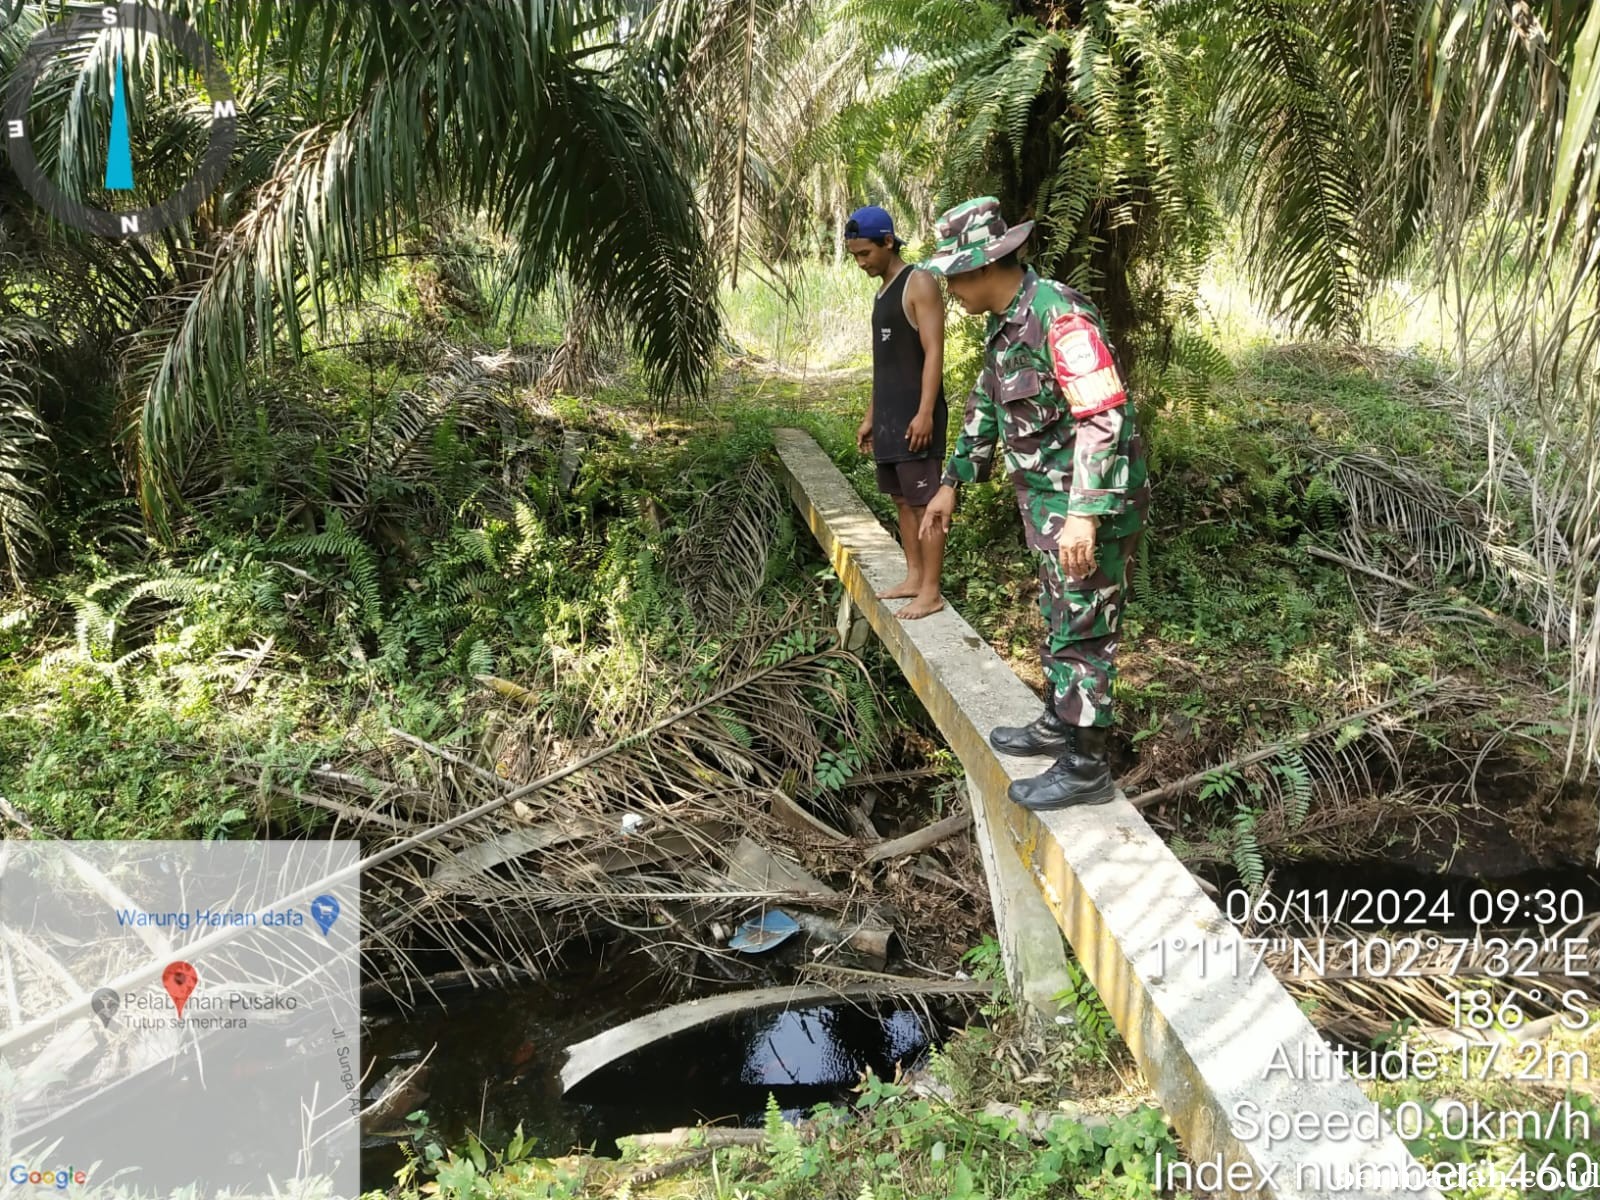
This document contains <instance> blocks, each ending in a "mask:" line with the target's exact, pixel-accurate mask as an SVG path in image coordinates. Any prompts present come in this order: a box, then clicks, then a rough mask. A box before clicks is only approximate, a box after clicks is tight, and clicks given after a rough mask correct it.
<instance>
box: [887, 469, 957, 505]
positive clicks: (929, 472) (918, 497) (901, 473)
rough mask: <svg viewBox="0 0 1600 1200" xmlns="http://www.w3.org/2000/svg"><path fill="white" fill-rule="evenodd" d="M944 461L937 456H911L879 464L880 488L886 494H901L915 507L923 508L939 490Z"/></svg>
mask: <svg viewBox="0 0 1600 1200" xmlns="http://www.w3.org/2000/svg"><path fill="white" fill-rule="evenodd" d="M943 474H944V463H942V462H940V461H939V460H938V459H937V458H910V459H907V460H906V461H904V462H892V463H879V464H878V490H879V491H880V492H882V493H883V494H884V495H885V496H901V497H904V498H905V501H906V503H907V504H909V505H911V506H912V507H913V508H921V507H922V506H923V505H925V504H927V502H928V501H929V500H932V499H933V494H934V493H935V492H937V491H938V490H939V479H940V477H941V476H942V475H943Z"/></svg>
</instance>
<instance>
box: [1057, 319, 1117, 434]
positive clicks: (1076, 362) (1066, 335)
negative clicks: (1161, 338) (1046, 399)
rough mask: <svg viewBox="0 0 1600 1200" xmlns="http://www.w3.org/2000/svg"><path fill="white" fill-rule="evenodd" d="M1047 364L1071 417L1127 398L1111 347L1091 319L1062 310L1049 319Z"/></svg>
mask: <svg viewBox="0 0 1600 1200" xmlns="http://www.w3.org/2000/svg"><path fill="white" fill-rule="evenodd" d="M1048 340H1049V343H1050V363H1051V366H1052V367H1053V369H1054V371H1055V376H1056V383H1057V384H1058V385H1059V386H1060V388H1061V391H1062V394H1063V395H1065V396H1066V398H1067V406H1068V407H1069V408H1071V410H1072V415H1073V416H1074V417H1079V418H1082V417H1090V416H1093V415H1094V414H1095V413H1097V412H1104V411H1105V410H1106V409H1108V408H1115V407H1116V406H1117V405H1119V404H1121V403H1122V402H1123V401H1125V400H1126V399H1127V398H1128V393H1127V389H1126V388H1124V387H1123V384H1122V376H1121V375H1119V374H1118V373H1117V367H1116V363H1115V362H1113V361H1112V358H1111V350H1110V348H1109V347H1108V346H1107V345H1106V343H1105V340H1104V339H1103V338H1102V337H1101V336H1100V330H1099V328H1098V327H1097V326H1096V325H1095V323H1094V321H1093V320H1091V319H1090V318H1089V317H1088V316H1086V315H1084V314H1083V313H1077V312H1074V313H1062V314H1061V315H1060V316H1057V317H1054V318H1052V319H1051V321H1050V332H1049V337H1048Z"/></svg>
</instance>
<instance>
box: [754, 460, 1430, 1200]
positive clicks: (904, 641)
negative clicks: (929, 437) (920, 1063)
mask: <svg viewBox="0 0 1600 1200" xmlns="http://www.w3.org/2000/svg"><path fill="white" fill-rule="evenodd" d="M774 440H775V442H776V446H777V452H778V459H779V462H780V464H781V472H782V475H783V477H784V479H785V482H786V483H787V485H788V488H789V492H790V495H791V496H792V497H793V499H794V503H795V505H796V507H797V508H798V509H799V511H800V513H801V515H802V516H803V517H804V519H805V522H806V524H807V525H808V526H809V527H810V529H811V531H812V533H813V534H814V535H815V536H816V538H817V541H818V542H819V543H820V544H821V546H822V548H823V550H824V551H825V552H826V553H827V555H828V558H829V559H830V561H831V562H832V563H833V567H834V570H835V571H836V572H837V573H838V576H839V579H840V580H841V581H842V582H843V584H844V587H845V590H846V592H847V594H848V602H849V604H850V605H851V606H853V610H854V611H853V613H851V612H845V613H842V614H841V619H842V620H844V621H854V622H857V626H856V628H855V630H854V633H855V635H856V636H858V637H859V636H864V635H865V631H864V630H863V629H862V628H861V627H860V625H859V622H861V621H864V622H865V625H866V626H867V627H868V628H870V631H871V633H872V634H875V635H876V636H877V637H878V638H879V639H880V640H881V641H882V642H883V644H884V646H885V647H886V648H887V650H888V651H889V653H890V654H891V655H892V656H893V658H894V660H895V661H896V662H897V663H898V664H899V665H900V669H901V670H902V671H904V672H905V675H906V678H907V680H908V681H909V682H910V684H911V686H912V689H913V690H914V691H915V692H916V693H917V696H918V697H919V698H920V699H921V701H922V703H923V705H924V706H925V707H926V708H927V710H928V712H929V714H930V715H931V716H932V718H933V720H934V722H935V723H936V724H937V725H938V727H939V729H940V731H941V732H942V733H943V734H944V737H945V739H946V740H947V741H948V742H949V744H950V746H951V747H952V749H953V750H954V751H955V753H956V754H957V756H958V757H959V758H960V759H961V763H962V765H963V766H964V767H965V768H966V772H967V783H968V791H969V796H970V800H971V804H972V811H973V817H974V824H975V826H976V832H977V837H978V842H979V845H980V847H981V850H982V854H983V861H984V865H985V869H986V872H987V875H988V880H989V889H990V895H991V898H992V899H993V902H994V912H995V920H996V925H997V927H998V932H999V937H1000V942H1001V946H1002V949H1003V951H1004V959H1005V964H1006V973H1007V978H1008V982H1009V983H1010V985H1011V987H1012V990H1013V993H1014V994H1015V995H1016V996H1017V997H1018V998H1019V999H1020V1000H1021V1001H1022V1002H1023V1003H1024V1004H1026V1005H1027V1006H1028V1007H1030V1008H1032V1009H1034V1010H1036V1011H1038V1012H1040V1013H1042V1014H1045V1015H1052V1014H1053V1013H1054V1009H1055V1005H1054V1003H1053V997H1054V996H1055V995H1056V994H1057V993H1058V992H1060V991H1061V990H1062V989H1064V988H1065V987H1066V985H1067V975H1066V957H1065V951H1064V945H1063V941H1062V937H1063V935H1065V938H1066V941H1067V942H1070V943H1071V946H1072V950H1073V952H1074V953H1075V954H1076V956H1077V959H1078V961H1079V962H1080V963H1081V964H1082V966H1083V969H1084V971H1085V973H1086V974H1087V975H1088V977H1089V979H1090V980H1091V981H1092V982H1093V983H1094V986H1095V987H1096V989H1098V991H1099V993H1100V997H1101V999H1102V1000H1103V1001H1104V1002H1105V1005H1106V1008H1107V1010H1108V1011H1109V1012H1110V1014H1111V1017H1112V1019H1113V1021H1114V1022H1115V1023H1116V1026H1117V1030H1118V1031H1119V1032H1120V1033H1121V1034H1122V1037H1123V1039H1124V1040H1125V1041H1126V1042H1127V1044H1128V1047H1129V1049H1130V1050H1131V1051H1132V1052H1133V1056H1134V1058H1135V1059H1136V1060H1137V1062H1138V1063H1139V1065H1140V1067H1141V1069H1142V1070H1143V1072H1144V1075H1145V1078H1146V1079H1147V1080H1148V1081H1149V1083H1150V1085H1151V1087H1152V1088H1153V1089H1154V1091H1155V1093H1156V1095H1157V1096H1158V1097H1159V1098H1160V1100H1161V1103H1162V1106H1163V1107H1164V1109H1165V1111H1166V1114H1167V1117H1168V1119H1169V1120H1170V1121H1171V1122H1172V1124H1173V1126H1174V1127H1175V1128H1176V1129H1177V1130H1178V1133H1179V1135H1180V1136H1181V1137H1182V1139H1183V1142H1184V1149H1185V1151H1186V1156H1187V1159H1188V1161H1189V1162H1190V1163H1193V1164H1201V1163H1205V1162H1208V1161H1209V1162H1217V1161H1220V1163H1221V1165H1222V1167H1223V1168H1224V1170H1225V1171H1231V1176H1230V1177H1229V1178H1228V1179H1227V1181H1226V1186H1224V1187H1222V1188H1219V1189H1217V1190H1218V1191H1221V1192H1222V1193H1223V1194H1226V1195H1230V1196H1238V1197H1246V1198H1254V1197H1278V1198H1282V1200H1334V1198H1335V1197H1340V1198H1341V1200H1350V1198H1351V1197H1360V1198H1361V1200H1369V1198H1372V1197H1380V1196H1394V1197H1400V1196H1405V1197H1411V1198H1417V1197H1425V1198H1429V1200H1441V1197H1440V1193H1439V1192H1437V1191H1436V1190H1434V1189H1432V1188H1429V1187H1427V1186H1419V1185H1418V1182H1417V1181H1418V1179H1419V1177H1421V1170H1420V1168H1419V1166H1418V1164H1417V1163H1416V1161H1415V1160H1414V1159H1413V1158H1412V1157H1411V1155H1410V1154H1409V1153H1408V1152H1407V1150H1406V1147H1405V1145H1404V1143H1403V1142H1401V1141H1400V1139H1399V1138H1398V1137H1397V1136H1395V1134H1394V1133H1393V1132H1391V1131H1390V1129H1389V1127H1388V1125H1387V1124H1386V1123H1383V1122H1375V1121H1374V1107H1373V1105H1372V1102H1370V1101H1369V1100H1367V1098H1366V1097H1365V1095H1363V1093H1362V1092H1361V1090H1360V1089H1359V1088H1358V1087H1357V1085H1356V1084H1355V1083H1354V1082H1353V1081H1351V1080H1349V1079H1347V1078H1342V1077H1341V1078H1338V1079H1333V1080H1326V1079H1306V1078H1296V1077H1294V1076H1293V1075H1292V1074H1291V1073H1290V1072H1287V1071H1284V1070H1281V1069H1272V1068H1273V1067H1274V1064H1275V1063H1277V1064H1280V1065H1281V1063H1282V1062H1284V1061H1287V1062H1289V1063H1303V1062H1316V1061H1318V1059H1319V1056H1320V1055H1321V1054H1322V1053H1323V1052H1324V1046H1323V1042H1322V1039H1321V1038H1320V1036H1319V1035H1318V1034H1317V1032H1316V1030H1315V1029H1313V1028H1312V1026H1311V1023H1310V1022H1309V1021H1307V1020H1306V1018H1305V1016H1304V1014H1302V1013H1301V1012H1300V1010H1299V1008H1298V1007H1297V1006H1296V1005H1295V1003H1294V1001H1293V1000H1292V999H1291V998H1290V996H1289V994H1288V993H1287V992H1286V991H1285V990H1284V989H1283V987H1282V985H1281V984H1280V983H1279V982H1278V981H1277V979H1275V978H1274V977H1273V976H1272V974H1271V973H1270V972H1269V971H1267V970H1266V969H1265V968H1262V969H1261V970H1260V971H1258V972H1256V973H1255V974H1254V975H1250V974H1248V972H1247V971H1246V970H1245V969H1240V970H1237V971H1236V970H1234V969H1232V965H1233V964H1235V963H1238V964H1245V965H1248V964H1249V963H1250V961H1251V955H1250V953H1249V952H1248V950H1247V948H1246V947H1245V946H1244V945H1243V943H1242V939H1241V938H1240V936H1239V932H1238V930H1237V929H1236V928H1235V927H1234V926H1233V925H1232V924H1230V923H1229V922H1228V921H1227V920H1226V919H1225V918H1224V917H1223V915H1222V913H1221V912H1220V911H1219V910H1218V908H1217V906H1216V904H1214V903H1213V902H1212V900H1211V899H1210V897H1208V896H1207V895H1206V894H1205V892H1203V891H1202V890H1201V889H1200V887H1199V885H1198V884H1197V883H1196V882H1195V880H1194V877H1193V876H1192V875H1190V873H1189V871H1188V869H1187V868H1186V867H1184V865H1183V864H1182V863H1180V862H1179V861H1178V859H1177V858H1176V857H1174V855H1173V854H1172V851H1171V850H1169V849H1168V848H1167V845H1166V843H1165V842H1163V841H1162V840H1161V838H1159V837H1158V836H1156V834H1155V832H1154V831H1153V830H1152V829H1151V828H1150V826H1149V825H1148V824H1147V823H1146V822H1145V820H1144V818H1143V817H1142V816H1140V814H1139V812H1138V811H1137V810H1136V809H1134V808H1133V806H1132V805H1130V804H1128V803H1127V802H1126V798H1125V797H1123V796H1121V794H1120V793H1119V797H1118V799H1117V800H1116V801H1114V802H1112V803H1111V804H1107V805H1104V806H1100V807H1095V808H1086V809H1076V810H1073V809H1068V810H1065V811H1062V812H1053V813H1042V814H1037V815H1036V814H1034V813H1031V812H1029V811H1028V810H1026V809H1023V808H1021V807H1019V806H1017V805H1015V804H1012V803H1011V802H1010V801H1009V800H1007V799H1006V788H1007V787H1008V785H1009V784H1010V782H1011V780H1012V779H1013V778H1017V777H1021V776H1024V775H1030V774H1033V773H1035V772H1037V771H1038V770H1039V769H1040V768H1041V766H1042V765H1043V763H1042V760H1039V759H1017V758H1011V757H1008V756H1004V755H1000V754H997V753H996V752H995V751H994V750H992V749H991V748H990V747H989V744H988V741H987V735H988V731H989V730H990V729H991V728H993V727H994V726H995V725H1023V724H1026V723H1027V722H1029V721H1031V720H1032V719H1033V718H1034V717H1035V716H1036V715H1037V714H1038V711H1039V701H1038V699H1037V698H1036V697H1035V696H1034V694H1033V692H1032V691H1031V690H1030V689H1029V688H1028V687H1027V685H1026V684H1024V683H1023V682H1022V681H1021V680H1020V679H1018V678H1017V676H1016V675H1015V674H1014V673H1013V672H1012V671H1011V669H1010V668H1009V667H1008V666H1007V665H1006V664H1005V662H1004V661H1003V660H1002V659H1001V658H1000V657H999V655H997V654H996V653H995V652H994V651H993V650H992V649H991V648H990V647H989V645H988V643H986V642H985V641H984V639H983V638H981V637H979V636H978V634H977V633H976V632H975V631H974V630H973V628H972V627H971V626H970V625H968V624H967V622H966V621H965V620H963V619H962V618H961V616H960V615H959V614H958V613H956V612H955V611H954V609H953V608H951V607H950V606H948V604H947V606H946V608H945V609H944V611H942V612H939V613H935V614H934V615H933V616H931V617H927V618H925V619H923V620H920V621H909V622H908V621H900V620H898V619H897V618H896V617H895V615H894V612H893V610H892V609H891V608H889V606H888V605H886V604H885V603H883V602H882V601H880V600H878V599H877V598H876V597H875V595H874V593H875V592H876V591H877V590H878V589H880V588H886V587H888V586H889V585H890V584H891V583H893V582H894V581H895V580H897V579H898V578H899V576H900V571H901V567H902V564H903V559H902V556H901V553H900V548H899V545H898V544H897V543H896V541H895V540H894V538H893V537H892V536H890V534H889V533H888V531H887V530H885V529H884V528H883V526H882V525H881V524H880V523H879V522H878V520H877V518H876V517H874V516H873V514H872V512H871V510H870V509H868V508H867V506H866V505H865V504H863V503H862V501H861V499H860V498H859V497H858V496H857V495H856V493H855V491H854V490H853V489H852V488H851V486H850V484H849V483H848V481H846V479H845V478H844V476H843V475H842V474H841V473H840V472H839V470H838V468H836V467H835V466H834V465H833V462H832V461H831V460H830V459H829V458H828V456H827V455H826V454H824V453H823V451H822V450H821V448H820V447H819V446H818V445H817V444H816V442H814V441H813V440H812V439H811V438H810V437H809V436H808V435H806V434H805V433H802V432H800V431H798V430H793V429H780V430H776V431H775V433H774ZM848 632H850V631H848V630H847V633H848ZM1202 947H1204V950H1203V951H1202V950H1201V948H1202ZM1280 1055H1281V1057H1280ZM1269 1115H1277V1117H1278V1119H1279V1120H1280V1121H1288V1122H1293V1123H1294V1126H1293V1130H1292V1131H1291V1132H1288V1133H1287V1134H1286V1135H1285V1136H1282V1137H1279V1138H1276V1139H1274V1138H1271V1137H1269V1136H1268V1135H1267V1126H1266V1122H1267V1120H1268V1117H1269ZM1252 1122H1254V1125H1252ZM1374 1124H1375V1125H1376V1130H1377V1133H1376V1136H1366V1137H1363V1136H1362V1135H1363V1134H1365V1133H1366V1130H1365V1129H1364V1128H1363V1126H1364V1125H1374ZM1362 1181H1365V1182H1362Z"/></svg>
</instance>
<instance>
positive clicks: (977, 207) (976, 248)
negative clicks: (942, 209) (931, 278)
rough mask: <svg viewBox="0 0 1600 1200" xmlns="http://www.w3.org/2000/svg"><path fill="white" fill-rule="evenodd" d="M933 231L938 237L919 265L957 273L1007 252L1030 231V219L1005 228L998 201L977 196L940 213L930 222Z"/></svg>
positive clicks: (935, 271) (938, 272)
mask: <svg viewBox="0 0 1600 1200" xmlns="http://www.w3.org/2000/svg"><path fill="white" fill-rule="evenodd" d="M934 232H935V233H936V234H938V237H939V241H938V244H937V245H935V246H934V248H933V254H932V255H931V256H930V257H929V258H928V261H927V262H925V263H923V264H921V265H922V268H923V269H924V270H925V271H928V272H930V273H931V274H934V275H959V274H960V273H961V272H963V271H976V270H977V269H978V268H979V267H982V266H986V265H987V264H989V263H992V262H994V260H995V259H997V258H1004V257H1005V256H1006V255H1007V254H1010V253H1011V252H1012V251H1013V250H1015V249H1016V248H1017V247H1018V246H1020V245H1022V243H1023V242H1025V241H1026V240H1027V238H1028V235H1029V234H1030V233H1032V232H1033V222H1032V221H1024V222H1023V223H1022V224H1021V225H1015V226H1012V227H1011V228H1009V229H1008V228H1007V227H1006V220H1005V218H1004V217H1002V216H1001V215H1000V201H998V200H996V199H995V198H994V197H993V196H979V197H978V198H977V199H975V200H967V201H965V202H964V203H961V204H958V205H956V206H955V207H954V208H952V209H951V210H950V211H949V212H947V213H945V214H943V215H942V216H941V217H940V218H939V219H938V220H937V221H936V222H934Z"/></svg>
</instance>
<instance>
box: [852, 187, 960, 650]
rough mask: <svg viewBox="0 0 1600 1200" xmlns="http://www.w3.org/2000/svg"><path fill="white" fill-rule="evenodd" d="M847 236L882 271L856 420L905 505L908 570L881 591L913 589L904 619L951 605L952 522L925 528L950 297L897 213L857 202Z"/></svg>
mask: <svg viewBox="0 0 1600 1200" xmlns="http://www.w3.org/2000/svg"><path fill="white" fill-rule="evenodd" d="M844 234H845V246H846V248H847V249H849V251H850V253H851V255H852V256H853V257H854V258H855V260H856V265H857V266H858V267H860V268H861V269H862V270H863V271H865V272H866V273H867V274H868V275H870V276H872V277H873V278H874V279H881V280H883V286H882V287H881V288H879V289H878V296H877V299H876V300H875V301H874V303H873V305H872V399H871V401H870V402H869V403H868V405H867V415H866V416H865V417H864V418H862V421H861V427H860V428H859V429H857V430H856V445H857V446H859V447H860V449H861V453H863V454H867V453H869V452H870V453H871V454H872V457H873V459H874V460H875V461H876V462H877V464H878V490H879V491H881V492H883V493H885V494H886V495H889V496H893V497H894V502H895V505H896V506H897V507H898V508H899V510H900V544H901V546H902V548H903V549H904V550H905V555H906V577H905V579H903V580H902V581H901V582H899V583H897V584H895V586H894V587H892V588H889V589H887V590H886V591H882V592H879V593H878V597H879V599H882V600H890V599H896V598H899V597H909V598H910V603H908V604H906V605H905V606H904V607H903V608H901V609H900V610H899V612H898V613H897V614H896V615H897V616H900V617H902V618H904V619H906V620H915V619H916V618H918V617H925V616H927V615H928V614H929V613H935V612H938V611H939V610H940V609H941V608H943V607H944V599H943V598H942V597H941V596H940V595H939V573H940V571H941V570H942V569H943V567H944V530H943V528H942V527H941V528H938V529H935V530H932V531H930V532H929V533H928V534H927V535H926V536H924V535H922V534H921V532H920V529H921V526H922V512H923V508H924V507H925V506H926V505H927V503H928V501H929V500H931V499H932V498H933V495H934V493H935V492H937V491H938V490H939V476H940V474H941V472H942V470H943V466H942V464H943V462H944V451H945V425H946V423H947V422H948V420H949V413H948V411H947V410H946V408H945V401H944V297H943V296H942V295H941V294H940V292H939V285H938V284H936V283H935V282H934V281H933V278H932V277H931V276H930V275H928V274H927V273H926V272H924V271H919V270H918V269H917V268H915V267H913V266H910V265H909V264H907V263H906V261H905V260H904V259H902V258H901V257H900V247H901V246H902V245H904V244H905V243H903V242H902V241H901V240H900V239H899V238H898V237H896V236H895V233H894V221H893V220H892V219H891V218H890V216H889V214H888V213H886V212H884V211H883V209H881V208H878V207H876V206H871V207H867V208H858V209H857V210H856V211H855V212H854V213H852V214H851V215H850V220H849V221H848V222H846V224H845V227H844Z"/></svg>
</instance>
